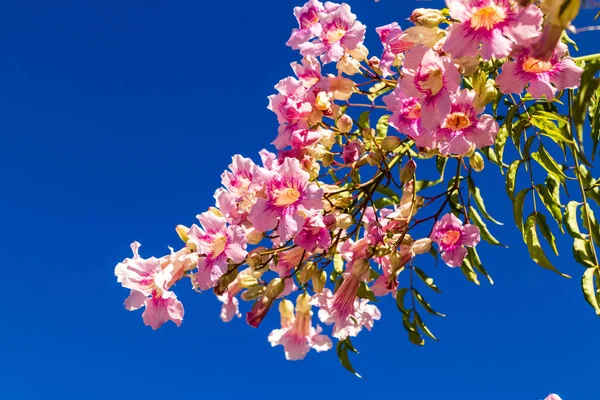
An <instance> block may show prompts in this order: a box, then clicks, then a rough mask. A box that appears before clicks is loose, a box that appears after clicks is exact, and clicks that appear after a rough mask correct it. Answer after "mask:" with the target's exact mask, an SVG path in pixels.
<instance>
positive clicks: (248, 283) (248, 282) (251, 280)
mask: <svg viewBox="0 0 600 400" xmlns="http://www.w3.org/2000/svg"><path fill="white" fill-rule="evenodd" d="M239 283H240V286H241V287H244V288H250V287H252V286H255V285H258V281H257V280H256V278H255V277H254V276H252V275H249V276H244V277H242V278H240V279H239Z"/></svg>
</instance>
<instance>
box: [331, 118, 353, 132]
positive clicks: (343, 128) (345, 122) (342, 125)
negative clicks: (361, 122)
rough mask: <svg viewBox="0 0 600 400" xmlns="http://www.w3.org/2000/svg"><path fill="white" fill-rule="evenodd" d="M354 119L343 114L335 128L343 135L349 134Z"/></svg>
mask: <svg viewBox="0 0 600 400" xmlns="http://www.w3.org/2000/svg"><path fill="white" fill-rule="evenodd" d="M352 125H353V122H352V118H351V117H350V116H349V115H347V114H343V115H342V116H341V117H340V118H339V119H338V120H337V122H336V123H335V126H336V127H337V128H338V129H339V130H340V132H341V133H348V132H350V131H351V130H352Z"/></svg>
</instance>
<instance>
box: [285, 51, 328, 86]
mask: <svg viewBox="0 0 600 400" xmlns="http://www.w3.org/2000/svg"><path fill="white" fill-rule="evenodd" d="M291 66H292V69H293V70H294V73H295V74H296V76H297V77H298V79H299V80H300V82H302V85H304V87H305V88H307V89H310V88H312V87H313V86H315V85H316V84H317V83H319V81H320V80H321V78H322V76H321V64H320V63H319V60H317V59H316V58H315V57H313V56H306V57H304V58H303V59H302V65H300V64H298V63H297V62H293V63H292V64H291Z"/></svg>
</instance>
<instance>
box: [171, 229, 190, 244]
mask: <svg viewBox="0 0 600 400" xmlns="http://www.w3.org/2000/svg"><path fill="white" fill-rule="evenodd" d="M189 230H190V228H188V227H187V226H184V225H177V226H176V227H175V232H177V236H179V239H181V240H182V241H183V243H187V241H188V240H190V237H189V236H188V234H187V233H188V231H189Z"/></svg>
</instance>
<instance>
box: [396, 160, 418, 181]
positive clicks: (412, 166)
mask: <svg viewBox="0 0 600 400" xmlns="http://www.w3.org/2000/svg"><path fill="white" fill-rule="evenodd" d="M416 169H417V163H416V162H415V160H408V162H407V163H406V164H404V167H402V169H401V170H400V181H401V182H402V183H408V182H410V181H412V180H413V179H414V176H415V171H416Z"/></svg>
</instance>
